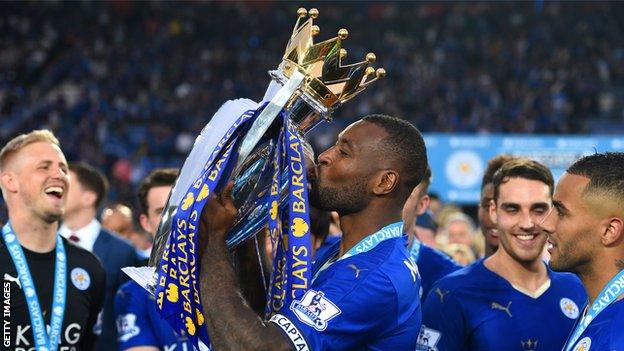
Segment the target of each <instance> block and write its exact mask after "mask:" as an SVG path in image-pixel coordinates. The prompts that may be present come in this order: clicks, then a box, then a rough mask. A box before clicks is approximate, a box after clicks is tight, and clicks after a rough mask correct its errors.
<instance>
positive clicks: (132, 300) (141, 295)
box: [115, 281, 159, 350]
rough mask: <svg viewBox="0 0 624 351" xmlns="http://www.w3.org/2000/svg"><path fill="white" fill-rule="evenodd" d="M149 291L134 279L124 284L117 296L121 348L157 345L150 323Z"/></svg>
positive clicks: (117, 319) (116, 314)
mask: <svg viewBox="0 0 624 351" xmlns="http://www.w3.org/2000/svg"><path fill="white" fill-rule="evenodd" d="M149 301H150V300H149V299H148V296H147V292H146V291H145V290H143V288H142V287H141V286H140V285H138V284H137V283H135V282H133V281H129V282H127V283H126V284H124V285H122V286H121V287H120V288H119V291H117V295H116V296H115V320H116V323H117V333H118V341H119V350H126V349H128V348H131V347H135V346H156V347H158V346H159V344H158V340H157V338H156V335H154V331H153V330H152V328H151V325H150V324H149V321H150V319H149V316H148V307H149V306H148V302H149Z"/></svg>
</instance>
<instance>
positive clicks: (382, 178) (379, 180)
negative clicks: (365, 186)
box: [373, 169, 399, 195]
mask: <svg viewBox="0 0 624 351" xmlns="http://www.w3.org/2000/svg"><path fill="white" fill-rule="evenodd" d="M373 179H374V182H375V184H374V186H373V193H374V194H375V195H386V194H389V193H391V192H392V191H393V190H394V189H395V188H396V187H397V186H398V184H399V173H397V172H396V171H394V170H392V169H386V170H383V171H381V172H379V173H377V175H376V176H375V177H373Z"/></svg>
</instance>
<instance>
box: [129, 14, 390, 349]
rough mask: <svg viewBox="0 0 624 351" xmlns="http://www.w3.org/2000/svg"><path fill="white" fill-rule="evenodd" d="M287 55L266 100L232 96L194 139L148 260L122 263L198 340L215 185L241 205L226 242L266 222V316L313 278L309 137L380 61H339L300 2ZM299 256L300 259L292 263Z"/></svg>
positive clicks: (240, 239) (335, 45)
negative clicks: (203, 228)
mask: <svg viewBox="0 0 624 351" xmlns="http://www.w3.org/2000/svg"><path fill="white" fill-rule="evenodd" d="M297 15H298V19H297V23H296V25H295V27H294V30H293V33H292V35H291V38H290V40H289V42H288V45H287V47H286V52H285V54H284V56H283V59H282V62H281V63H280V65H279V66H278V68H277V69H276V70H274V71H270V72H269V74H270V76H271V80H272V81H271V83H270V85H269V88H268V90H267V92H266V94H265V97H264V99H263V101H262V102H260V103H255V102H253V101H251V100H248V99H239V100H232V101H228V102H226V103H225V104H224V105H223V106H222V107H221V108H220V109H219V110H218V111H217V113H216V114H215V115H214V116H213V118H212V119H211V121H210V122H209V123H208V124H207V125H206V127H205V128H204V129H203V130H202V132H201V134H200V135H199V136H198V137H197V139H196V141H195V145H194V146H193V149H192V151H191V153H190V154H189V156H188V158H187V159H186V161H185V163H184V166H183V167H182V170H181V173H180V176H179V178H178V180H177V182H176V184H175V186H174V188H173V190H172V192H171V194H170V196H169V200H168V203H167V206H166V210H165V212H164V213H163V218H162V220H161V223H160V227H159V230H158V232H157V234H156V237H155V241H154V248H153V250H152V254H151V257H150V264H149V266H150V267H147V268H144V269H141V268H128V269H126V270H125V271H126V272H127V273H128V274H129V275H130V276H131V277H132V278H133V279H134V280H136V281H137V282H138V283H139V284H141V285H142V286H143V287H144V288H146V289H147V290H148V291H150V292H151V293H152V294H154V295H155V298H156V303H157V305H158V308H159V310H160V312H161V315H162V317H163V318H165V319H166V320H168V321H169V323H170V324H171V325H172V326H173V328H174V330H176V331H177V332H183V333H185V334H187V335H188V337H189V339H190V340H191V341H192V342H193V343H194V345H196V346H197V345H199V346H198V348H205V346H206V345H210V343H209V339H208V335H207V331H206V327H205V325H204V318H203V309H202V306H201V299H200V295H199V294H200V292H199V284H198V280H199V257H198V255H197V252H198V249H197V245H198V240H197V235H198V227H199V216H200V214H201V212H202V208H203V206H204V204H205V203H206V201H207V199H208V198H209V196H210V194H212V193H213V192H219V191H220V190H221V188H222V187H223V186H224V184H226V183H227V181H229V180H233V181H234V188H233V191H232V195H233V199H234V203H235V205H236V206H237V208H238V209H239V212H238V216H237V218H236V220H235V222H234V226H233V229H232V230H231V231H230V233H229V234H228V237H227V240H226V243H227V246H228V248H230V250H234V249H235V248H236V247H238V246H239V245H241V244H242V243H244V242H245V241H246V240H247V239H249V238H252V237H254V235H256V234H257V233H260V232H262V231H263V230H264V229H265V228H268V230H269V233H270V237H271V244H272V245H273V247H274V254H275V257H274V260H273V272H272V275H271V279H270V285H269V287H268V288H267V290H268V291H267V292H266V293H267V296H268V298H267V300H268V301H267V307H266V315H267V316H270V315H271V314H272V313H275V312H278V311H279V310H280V309H281V308H282V307H283V306H288V305H290V303H291V302H292V300H293V299H294V298H299V297H300V296H302V295H303V293H304V292H305V291H306V290H307V289H308V288H309V284H310V282H311V274H310V271H311V257H310V255H311V250H310V236H309V234H310V233H309V228H310V225H309V221H310V219H309V204H308V188H307V178H306V172H305V165H304V156H306V155H308V157H309V158H310V159H313V157H311V156H310V154H311V147H309V145H308V144H307V142H306V141H305V140H304V137H303V135H304V134H305V133H306V132H308V131H309V130H311V129H312V128H314V127H315V126H316V125H318V124H319V123H321V122H322V121H324V120H325V121H331V114H332V112H333V111H334V110H335V109H336V108H337V107H338V106H340V105H341V104H343V103H344V102H346V101H348V100H350V99H351V98H353V97H354V96H356V95H357V94H358V93H360V92H361V91H362V90H364V89H365V88H366V87H368V86H369V85H370V84H371V83H372V82H374V81H376V80H377V79H379V78H381V77H383V76H384V75H385V71H384V69H382V68H379V69H377V70H375V69H374V68H373V67H371V66H370V65H371V64H372V63H373V62H375V55H374V54H373V53H369V54H367V55H366V59H365V60H364V61H361V62H358V63H354V64H349V65H343V64H342V61H343V59H344V58H345V57H346V55H347V51H346V50H345V49H343V48H342V42H343V40H345V39H346V38H347V36H348V32H347V30H346V29H340V30H339V31H338V35H337V36H336V37H335V38H332V39H329V40H326V41H322V42H320V43H316V44H315V43H314V41H313V38H314V37H315V36H317V35H318V34H319V33H320V29H319V27H318V26H316V25H314V24H313V20H314V19H316V18H317V16H318V10H316V9H310V11H307V10H306V9H303V8H300V9H299V10H298V11H297ZM306 17H308V18H307V20H306ZM295 262H296V263H297V264H294V263H295Z"/></svg>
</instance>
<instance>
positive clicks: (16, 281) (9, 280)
mask: <svg viewBox="0 0 624 351" xmlns="http://www.w3.org/2000/svg"><path fill="white" fill-rule="evenodd" d="M4 280H5V281H8V282H13V283H15V284H17V286H19V288H20V289H21V288H22V283H20V281H19V279H18V278H16V277H15V278H14V277H12V276H10V275H9V273H4Z"/></svg>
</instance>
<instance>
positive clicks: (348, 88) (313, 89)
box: [279, 8, 386, 111]
mask: <svg viewBox="0 0 624 351" xmlns="http://www.w3.org/2000/svg"><path fill="white" fill-rule="evenodd" d="M318 13H319V12H318V10H317V9H314V8H313V9H310V11H307V10H306V9H304V8H300V9H299V10H297V15H298V19H297V23H296V24H295V28H294V29H293V33H292V36H291V37H290V40H289V41H288V46H287V47H286V52H285V53H284V57H283V61H282V63H281V64H280V66H279V70H280V71H281V72H282V73H283V74H284V75H285V76H286V77H288V78H290V76H291V75H292V73H293V72H294V71H295V70H296V71H299V72H300V73H302V74H304V75H305V76H306V77H305V83H304V85H303V88H302V90H303V92H304V93H307V94H309V95H310V96H311V97H312V98H313V99H314V100H315V101H316V102H318V103H320V104H321V105H322V106H323V107H324V108H326V109H327V111H332V110H334V109H335V108H336V107H338V106H339V105H340V104H342V103H344V102H346V101H348V100H350V99H352V98H353V97H354V96H356V95H357V94H359V93H360V92H361V91H362V90H364V89H366V88H367V87H368V86H369V85H370V84H372V83H373V82H374V81H376V80H377V79H379V78H381V77H383V76H384V75H385V74H386V71H385V70H384V69H383V68H378V69H377V70H375V68H373V67H371V66H370V65H371V64H372V63H374V62H375V60H376V56H375V54H374V53H372V52H371V53H368V54H366V59H365V60H364V61H361V62H357V63H353V64H348V65H343V64H342V60H343V59H344V58H345V57H346V56H347V50H345V49H344V48H342V41H343V40H345V39H346V38H347V36H348V35H349V32H348V31H347V30H346V29H344V28H343V29H340V30H339V31H338V36H336V37H335V38H332V39H329V40H325V41H322V42H320V43H316V44H315V43H314V40H313V38H314V37H315V36H317V35H318V34H319V33H320V28H319V27H318V26H317V25H314V24H313V20H314V19H316V18H317V17H318ZM308 15H309V18H308V20H306V21H305V22H303V24H301V22H302V21H303V19H304V18H305V17H306V16H308Z"/></svg>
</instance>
